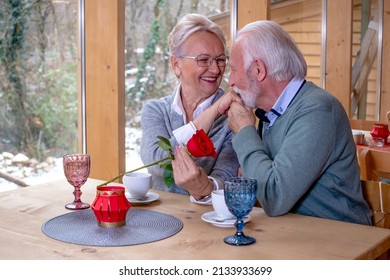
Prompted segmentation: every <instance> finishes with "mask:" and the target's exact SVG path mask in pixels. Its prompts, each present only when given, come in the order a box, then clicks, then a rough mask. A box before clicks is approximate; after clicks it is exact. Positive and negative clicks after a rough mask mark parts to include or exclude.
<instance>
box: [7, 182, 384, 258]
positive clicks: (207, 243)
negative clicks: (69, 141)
mask: <svg viewBox="0 0 390 280" xmlns="http://www.w3.org/2000/svg"><path fill="white" fill-rule="evenodd" d="M99 182H100V181H98V180H93V179H89V180H88V181H87V183H86V184H85V185H84V186H83V187H82V191H83V195H82V198H83V200H84V201H86V202H92V201H93V199H94V197H95V186H96V185H98V183H99ZM72 191H73V190H72V187H71V186H70V185H69V184H68V183H67V182H66V181H65V179H64V180H59V181H55V182H51V183H45V184H41V185H37V186H32V187H26V188H22V189H17V190H12V191H7V192H3V193H0V216H1V223H0V259H9V260H18V259H24V260H28V259H39V260H46V259H56V260H67V259H69V260H70V259H88V260H96V259H126V260H130V259H137V260H140V259H142V260H144V259H165V260H166V259H169V260H176V259H182V260H205V259H226V260H228V259H252V260H255V259H270V260H272V259H279V260H282V259H300V260H308V259H322V260H325V259H332V260H337V259H375V258H376V257H377V256H379V255H380V254H381V253H383V252H385V251H386V250H387V249H389V248H390V230H386V229H382V228H374V227H370V226H362V225H357V224H352V223H344V222H338V221H332V220H327V219H319V218H314V217H307V216H302V215H294V214H288V215H284V216H281V217H268V216H267V215H265V214H264V212H263V211H262V209H260V208H255V209H254V210H253V211H252V213H251V216H252V219H251V221H250V222H249V223H247V226H246V227H245V232H246V233H247V234H248V235H251V236H254V237H255V238H256V239H257V242H256V243H255V244H253V245H250V246H244V247H235V246H230V245H226V244H225V243H224V242H223V238H224V237H225V236H227V235H229V234H232V233H234V229H232V228H218V227H215V226H213V225H211V224H208V223H206V222H204V221H202V220H201V218H200V217H201V215H202V214H203V213H205V212H209V211H212V207H211V206H205V205H197V204H193V203H191V202H190V201H189V198H188V197H187V196H183V195H177V194H170V193H164V192H158V191H155V192H157V193H159V194H160V199H159V200H158V201H155V202H152V203H151V204H148V205H144V206H133V207H143V208H145V209H150V210H155V211H160V212H164V213H168V214H171V215H174V216H175V217H177V218H179V219H180V220H181V221H182V222H183V229H182V230H181V231H180V232H178V233H177V234H176V235H174V236H172V237H170V238H167V239H164V240H161V241H157V242H152V243H148V244H143V245H135V246H124V247H88V246H80V245H73V244H68V243H65V242H61V241H56V240H54V239H51V238H49V237H47V236H46V235H45V234H43V233H42V231H41V226H42V224H43V223H44V222H45V221H47V220H49V219H51V218H53V217H56V216H58V215H61V214H64V213H67V212H68V210H66V209H65V207H64V205H65V204H66V203H68V202H70V201H71V200H72V198H73V197H72Z"/></svg>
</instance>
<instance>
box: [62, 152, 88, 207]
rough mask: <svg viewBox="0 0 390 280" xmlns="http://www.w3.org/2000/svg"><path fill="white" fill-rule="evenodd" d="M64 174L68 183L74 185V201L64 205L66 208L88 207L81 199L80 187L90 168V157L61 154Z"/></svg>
mask: <svg viewBox="0 0 390 280" xmlns="http://www.w3.org/2000/svg"><path fill="white" fill-rule="evenodd" d="M63 164H64V174H65V177H66V179H67V180H68V182H69V184H71V185H72V186H73V187H74V192H73V195H74V201H73V202H71V203H68V204H66V205H65V208H66V209H70V210H81V209H87V208H89V207H90V205H89V204H88V203H84V202H82V201H81V198H80V197H81V194H82V192H81V190H80V187H81V186H82V185H83V184H84V183H85V182H86V181H87V179H88V176H89V171H90V168H91V159H90V156H89V155H86V154H71V155H65V156H63Z"/></svg>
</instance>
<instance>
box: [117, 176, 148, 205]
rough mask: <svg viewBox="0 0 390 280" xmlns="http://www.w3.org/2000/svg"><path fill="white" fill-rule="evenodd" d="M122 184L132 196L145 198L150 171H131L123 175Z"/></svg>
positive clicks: (140, 198)
mask: <svg viewBox="0 0 390 280" xmlns="http://www.w3.org/2000/svg"><path fill="white" fill-rule="evenodd" d="M122 181H123V184H124V185H125V187H126V189H127V191H128V192H129V193H130V195H131V197H132V198H135V199H139V200H142V199H145V197H146V194H147V193H148V191H149V189H150V187H151V183H152V175H151V174H150V173H142V172H133V173H128V174H125V175H123V178H122Z"/></svg>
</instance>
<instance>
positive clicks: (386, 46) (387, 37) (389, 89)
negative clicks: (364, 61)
mask: <svg viewBox="0 0 390 280" xmlns="http://www.w3.org/2000/svg"><path fill="white" fill-rule="evenodd" d="M383 2H384V3H383V5H384V7H383V10H384V11H383V33H382V43H383V48H382V89H381V109H380V114H379V117H380V118H379V120H380V121H381V122H384V123H386V122H387V117H386V115H387V112H388V111H390V79H389V69H390V52H389V50H390V2H389V1H383Z"/></svg>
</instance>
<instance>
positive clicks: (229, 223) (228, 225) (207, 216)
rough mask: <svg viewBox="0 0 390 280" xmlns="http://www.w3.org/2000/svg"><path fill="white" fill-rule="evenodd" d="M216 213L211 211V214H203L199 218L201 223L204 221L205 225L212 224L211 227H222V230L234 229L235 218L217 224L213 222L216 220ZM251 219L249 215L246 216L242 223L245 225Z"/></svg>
mask: <svg viewBox="0 0 390 280" xmlns="http://www.w3.org/2000/svg"><path fill="white" fill-rule="evenodd" d="M216 216H217V215H216V213H215V211H211V212H207V213H204V214H203V215H202V216H201V218H202V220H203V221H205V222H206V223H210V224H212V225H213V226H216V227H222V228H231V227H235V225H234V224H235V222H236V218H233V219H227V220H225V221H223V222H217V221H216V220H215V218H216ZM250 219H251V216H250V215H247V216H245V218H244V223H247V222H249V221H250Z"/></svg>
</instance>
